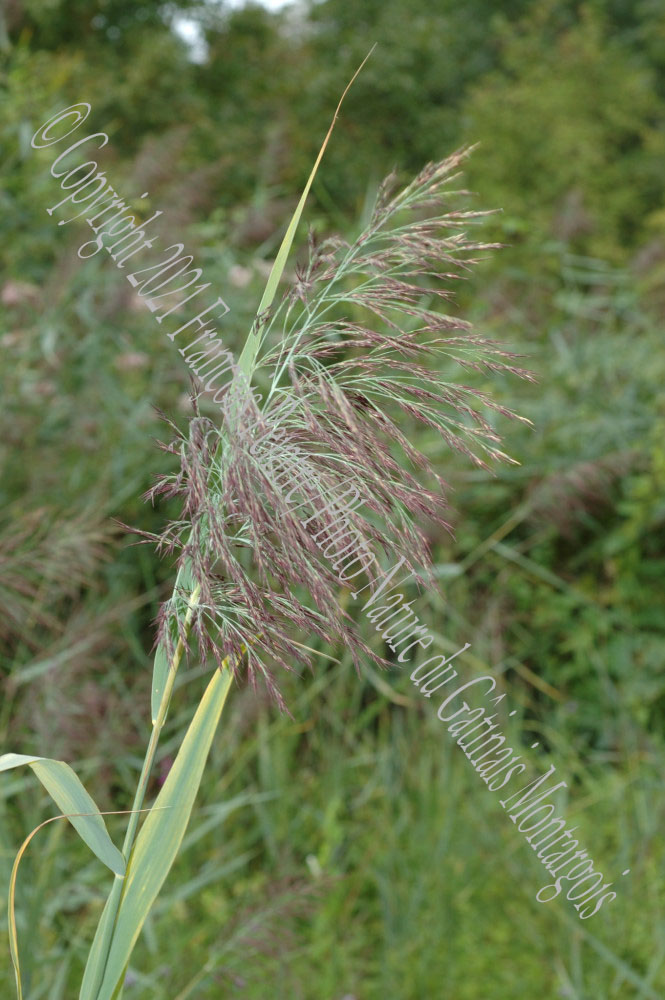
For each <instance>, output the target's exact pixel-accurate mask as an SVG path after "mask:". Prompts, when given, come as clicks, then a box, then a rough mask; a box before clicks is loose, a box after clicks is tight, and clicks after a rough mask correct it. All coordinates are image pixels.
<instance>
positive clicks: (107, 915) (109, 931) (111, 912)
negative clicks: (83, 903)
mask: <svg viewBox="0 0 665 1000" xmlns="http://www.w3.org/2000/svg"><path fill="white" fill-rule="evenodd" d="M200 592H201V587H200V585H199V584H197V585H196V586H195V587H194V589H193V590H192V593H191V594H190V597H189V600H188V602H187V604H188V607H187V614H186V615H185V619H184V622H183V625H184V630H183V631H184V637H185V638H186V636H187V633H188V632H189V629H190V626H191V624H192V618H193V617H194V612H195V610H196V602H197V600H198V597H199V594H200ZM184 649H185V643H184V641H183V636H182V635H181V636H179V637H178V643H177V645H176V648H175V651H174V653H173V659H172V660H171V662H170V663H169V672H168V676H167V678H166V682H165V685H164V692H163V694H162V698H161V701H160V704H159V710H158V712H157V716H156V718H155V720H154V722H153V724H152V733H151V734H150V741H149V743H148V748H147V750H146V754H145V758H144V760H143V767H142V768H141V774H140V777H139V782H138V785H137V787H136V793H135V795H134V802H133V803H132V812H131V814H130V817H129V823H128V824H127V832H126V833H125V840H124V843H123V847H122V853H123V855H124V857H125V861H126V862H127V870H126V872H125V875H124V877H122V878H121V877H119V876H116V879H115V881H114V883H113V886H112V887H111V892H110V893H109V897H108V900H107V904H106V907H105V909H104V913H103V914H102V921H103V923H104V925H105V926H104V930H103V931H102V928H101V925H100V927H98V930H97V933H98V934H99V933H100V931H101V933H102V939H103V943H102V945H101V947H102V949H103V950H102V952H101V953H100V955H99V958H98V962H97V964H96V966H95V969H94V971H93V972H92V976H93V980H94V985H93V991H94V995H95V996H96V995H97V990H98V989H99V986H101V983H102V980H103V978H104V973H105V971H106V963H107V961H108V956H109V952H110V949H111V942H112V941H113V932H114V929H115V923H116V918H117V915H118V910H119V909H120V903H121V901H122V893H123V889H124V885H125V880H126V878H127V872H128V871H129V869H130V866H131V852H132V848H133V846H134V841H135V839H136V833H137V830H138V825H139V816H140V810H141V808H142V806H143V801H144V799H145V793H146V789H147V787H148V781H149V779H150V772H151V771H152V766H153V764H154V762H155V755H156V753H157V746H158V744H159V737H160V736H161V732H162V729H163V727H164V722H165V721H166V716H167V713H168V710H169V705H170V702H171V695H172V694H173V687H174V685H175V678H176V674H177V672H178V667H179V666H180V661H181V659H182V654H183V652H184ZM93 947H94V944H93Z"/></svg>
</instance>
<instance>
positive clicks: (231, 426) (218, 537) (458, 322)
mask: <svg viewBox="0 0 665 1000" xmlns="http://www.w3.org/2000/svg"><path fill="white" fill-rule="evenodd" d="M333 124H334V122H333ZM331 129H332V126H331ZM329 136H330V131H329V133H328V136H327V137H326V140H325V142H324V144H323V146H322V149H321V153H320V154H319V158H318V159H317V162H316V164H315V166H314V169H313V171H312V174H311V176H310V178H309V181H308V184H307V186H306V188H305V191H304V193H303V196H302V198H301V201H300V203H299V205H298V207H297V209H296V211H295V213H294V216H293V218H292V219H291V222H290V224H289V226H288V228H287V232H286V235H285V237H284V241H283V243H282V245H281V247H280V250H279V253H278V254H277V257H276V260H275V264H274V266H273V269H272V272H271V274H270V277H269V279H268V282H267V286H266V290H265V293H264V295H263V298H262V300H261V302H260V303H259V307H258V309H257V313H256V318H255V321H254V323H253V325H252V328H251V330H250V332H249V335H248V337H247V340H246V343H245V346H244V348H243V350H242V352H241V354H240V357H239V359H238V362H237V364H234V365H233V366H232V379H231V381H230V384H229V388H228V391H227V392H226V394H225V396H224V399H223V402H222V405H221V410H222V419H221V421H217V422H216V421H214V420H212V419H211V418H210V417H209V416H206V415H204V414H203V412H202V411H203V406H202V405H200V404H199V402H198V399H197V398H196V397H197V395H198V392H199V389H200V387H197V393H196V394H195V398H194V406H195V408H194V416H193V418H192V419H191V421H190V422H189V425H188V427H187V429H186V430H185V431H183V430H181V429H180V428H179V427H178V426H177V425H176V424H175V423H174V422H171V421H170V420H169V421H168V423H169V426H170V428H171V431H172V440H171V441H170V442H168V443H166V444H164V445H163V447H164V448H165V449H166V451H168V452H169V453H171V454H172V455H175V456H177V458H178V460H179V469H178V471H177V472H176V473H175V474H172V475H165V476H163V477H161V478H160V479H159V480H158V481H157V482H156V483H155V485H154V486H153V488H152V489H151V490H150V492H149V497H150V498H152V499H155V498H156V497H158V496H167V497H180V498H181V500H182V512H181V516H180V518H179V519H178V520H176V521H174V522H172V523H169V524H168V525H167V526H166V527H165V528H164V530H163V532H162V533H161V534H160V535H158V536H148V537H146V538H145V539H143V540H144V541H148V542H152V543H155V544H156V545H157V546H158V548H159V550H160V551H161V552H163V553H175V554H176V557H177V577H176V580H175V585H174V589H173V593H172V596H171V597H170V599H169V600H167V601H166V602H165V603H164V604H163V606H162V607H161V610H160V614H159V618H158V622H157V636H156V646H155V657H154V670H153V682H152V704H151V709H152V711H151V719H152V731H151V735H150V739H149V742H148V745H147V749H146V752H145V758H144V761H143V766H142V769H141V773H140V776H139V779H138V783H137V786H136V791H135V795H134V801H133V803H132V805H131V809H130V810H129V811H128V816H129V818H128V823H127V829H126V834H125V839H124V843H123V845H122V848H121V849H119V848H118V847H117V846H116V845H115V844H114V843H113V841H112V840H111V838H110V836H109V834H108V831H107V829H106V826H105V823H104V819H103V817H102V814H101V813H100V811H99V810H98V808H97V806H96V805H95V803H94V801H93V799H92V798H91V796H90V795H89V794H88V792H87V791H86V790H85V788H84V787H83V785H82V783H81V782H80V780H79V778H78V777H77V775H76V773H75V772H74V770H73V769H72V768H71V767H70V766H69V765H68V764H66V763H65V762H63V761H58V760H51V759H47V758H42V757H30V756H26V755H19V754H5V755H4V756H3V757H2V758H0V769H1V770H8V769H11V768H14V767H17V766H19V765H29V766H30V767H31V768H32V770H33V772H34V773H35V775H36V776H37V777H38V778H39V779H40V781H41V782H42V784H43V785H44V787H45V788H46V790H47V791H48V792H49V793H50V795H51V796H52V798H53V800H54V802H55V803H56V805H57V806H58V808H59V809H60V812H61V816H62V817H66V818H67V819H69V821H70V822H71V824H72V825H73V826H74V828H75V829H76V830H77V832H78V833H79V835H80V836H81V838H82V839H83V840H84V841H85V843H86V844H87V845H88V846H89V847H90V849H91V850H92V851H93V852H94V853H95V854H96V856H97V857H98V858H99V859H100V860H101V861H102V862H103V863H104V864H105V865H106V866H107V867H108V868H109V869H110V870H111V871H112V873H113V876H114V881H113V884H112V886H111V888H110V892H109V895H108V899H107V902H106V906H105V908H104V911H103V913H102V915H101V919H100V921H99V924H98V927H97V932H96V934H95V937H94V940H93V942H92V946H91V949H90V952H89V956H88V960H87V964H86V967H85V971H84V974H83V979H82V985H81V989H80V993H79V998H80V1000H114V998H118V997H120V996H121V995H122V991H123V985H124V982H125V978H126V972H127V968H128V963H129V961H130V957H131V954H132V951H133V948H134V946H135V944H136V941H137V939H138V937H139V935H140V933H141V930H142V928H143V926H144V923H145V921H146V918H147V916H148V914H149V912H150V910H151V907H152V906H153V903H154V902H155V899H156V898H157V895H158V893H159V892H160V889H161V887H162V885H163V883H164V881H165V879H166V877H167V875H168V873H169V870H170V869H171V867H172V865H173V863H174V861H175V859H176V856H177V854H178V851H179V849H180V846H181V844H182V841H183V837H184V834H185V831H186V829H187V825H188V822H189V818H190V815H191V812H192V809H193V806H194V801H195V798H196V794H197V790H198V788H199V784H200V781H201V777H202V774H203V770H204V767H205V763H206V759H207V756H208V752H209V749H210V747H211V744H212V742H213V740H214V738H215V734H216V733H217V731H218V727H219V722H220V718H221V715H222V712H223V710H224V707H225V704H226V701H227V698H228V696H229V693H230V690H231V687H232V686H233V685H234V683H240V682H241V681H243V680H247V681H248V682H249V683H250V684H253V685H255V686H257V685H263V686H264V687H265V688H266V689H267V690H268V691H269V692H270V695H271V696H272V698H273V699H274V701H275V702H276V704H277V705H278V706H279V707H280V708H281V709H282V710H284V711H286V712H288V706H287V705H286V704H285V701H284V699H283V697H282V694H281V692H280V685H279V679H278V672H279V670H280V669H283V670H287V671H291V670H293V669H294V668H295V667H296V666H297V665H300V666H303V665H309V662H310V654H311V650H310V649H309V647H308V645H307V639H308V636H311V635H314V636H316V637H318V639H319V640H320V641H321V642H323V643H325V644H328V645H329V646H331V647H334V648H337V647H340V646H342V647H346V648H347V649H348V650H349V651H350V652H351V654H352V656H353V659H354V661H355V663H356V666H357V668H358V669H361V668H362V664H363V662H364V661H366V660H373V661H374V662H375V663H378V664H379V665H385V663H386V661H385V660H384V659H383V658H382V656H381V655H380V654H379V653H378V652H377V651H376V649H375V648H372V647H370V646H369V645H368V644H366V643H365V642H364V640H363V638H362V635H361V630H360V629H359V627H358V626H357V624H356V623H355V622H354V620H353V617H352V616H351V615H350V614H349V612H348V611H347V610H346V603H347V599H348V595H346V596H345V597H344V599H340V581H339V579H338V577H337V576H336V574H335V572H334V571H333V570H332V569H331V568H330V566H328V565H327V564H326V561H325V559H323V558H322V556H321V553H320V549H319V547H318V546H317V544H316V541H315V537H326V536H327V535H328V534H331V533H332V532H333V526H334V525H335V522H336V518H337V513H336V510H335V507H334V504H331V502H330V500H331V498H334V497H336V496H340V495H341V494H342V493H344V491H345V490H348V489H349V487H352V488H353V489H354V490H355V491H356V492H357V496H358V498H359V501H360V502H359V503H358V505H357V506H356V507H355V509H354V510H353V512H352V514H350V521H349V530H351V527H352V529H353V533H354V537H355V538H356V539H360V540H361V542H362V544H363V546H364V547H366V548H367V550H368V551H372V552H374V553H376V555H377V564H378V562H379V560H381V559H385V557H389V558H391V559H392V558H403V559H404V561H405V564H406V566H407V567H408V568H409V569H411V570H412V572H413V573H415V574H416V575H417V576H418V578H419V579H421V580H427V579H428V578H429V579H430V580H431V576H428V573H429V570H428V567H429V552H428V542H427V535H426V531H425V527H424V526H426V525H428V524H436V523H438V524H440V525H442V526H444V527H448V520H447V515H446V504H447V489H446V484H445V482H444V480H443V479H442V478H441V475H440V472H439V471H438V469H437V468H436V467H435V465H434V463H433V462H432V460H431V459H430V458H427V457H426V456H425V454H423V452H422V451H421V450H419V448H418V447H417V446H416V445H415V444H414V443H412V440H411V439H410V436H409V432H410V430H412V429H413V430H415V429H417V428H418V426H420V428H423V429H426V431H427V432H428V433H429V434H434V435H436V436H437V438H438V440H439V441H440V444H441V446H442V448H441V452H440V453H442V454H443V453H445V451H446V450H447V449H454V450H455V451H457V452H460V453H462V454H463V455H465V456H466V457H467V458H468V459H469V460H470V461H471V462H472V463H473V464H474V465H475V466H477V467H480V468H491V467H492V466H493V464H494V463H495V462H497V461H510V459H509V458H508V456H507V455H505V454H504V453H503V452H502V451H501V450H500V447H499V445H500V439H499V435H498V433H497V430H496V426H495V424H496V418H497V415H504V416H509V417H514V416H515V414H514V413H512V411H510V410H508V409H506V408H505V407H503V406H501V405H499V404H497V403H496V402H494V400H493V399H492V398H491V396H490V395H489V394H488V393H487V392H486V391H485V390H483V389H481V388H479V387H478V386H477V385H474V384H473V378H469V380H468V381H469V383H470V384H467V383H466V381H465V379H466V375H464V377H463V378H462V379H460V374H459V373H460V372H462V373H465V372H479V373H481V374H482V375H485V374H495V373H507V374H515V375H519V376H522V377H527V378H530V377H531V376H530V374H529V373H528V372H526V371H524V370H523V369H522V368H520V367H518V366H517V364H516V357H515V356H514V355H511V354H510V353H509V352H507V351H505V350H504V349H503V348H502V347H501V346H500V345H498V344H496V343H493V342H492V341H490V340H488V339H487V338H484V337H482V336H479V335H478V334H476V333H475V332H474V331H473V330H472V328H471V326H470V324H468V323H467V322H465V321H464V320H462V319H460V318H459V317H456V316H454V315H452V314H450V313H448V312H446V311H443V309H442V308H441V305H442V304H446V303H448V302H449V301H450V299H451V297H452V288H453V286H454V284H455V283H456V282H457V281H458V280H460V279H461V278H463V277H464V276H465V275H466V274H467V273H468V271H469V269H470V268H471V267H472V265H473V264H474V263H475V262H476V261H477V260H478V259H480V257H482V256H483V255H484V254H485V253H486V252H487V251H488V250H490V249H492V248H493V247H494V246H495V245H494V244H488V243H483V242H482V241H479V240H476V239H473V238H472V237H471V236H469V235H468V234H467V230H468V229H469V227H471V226H472V225H473V224H474V223H476V222H477V221H479V220H481V219H482V217H483V216H484V215H485V214H486V213H483V212H477V211H469V210H463V209H461V208H459V207H458V206H459V203H460V198H461V197H462V196H463V195H464V194H465V192H463V191H461V190H459V189H458V187H457V180H458V177H459V172H458V168H459V167H460V164H461V162H462V160H463V158H464V157H465V156H466V155H467V152H468V150H462V151H460V152H458V153H456V154H454V155H453V156H451V157H449V158H447V159H445V160H443V161H442V162H439V163H433V164H429V165H428V166H426V167H425V168H424V169H423V170H422V171H421V172H420V173H419V174H418V176H417V177H415V178H414V179H413V180H412V181H411V182H410V183H409V184H407V185H406V186H405V187H399V186H398V184H397V178H396V177H394V176H391V177H389V178H388V179H387V180H386V182H384V184H383V185H382V186H381V188H380V190H379V192H378V195H377V199H376V204H375V206H374V209H373V212H372V213H371V216H370V217H369V219H367V220H366V222H365V224H364V225H363V226H362V227H361V231H360V233H359V235H358V236H357V237H356V238H355V239H354V240H353V241H345V240H343V239H341V238H338V237H333V238H328V239H326V240H324V241H323V242H321V243H318V244H317V242H316V241H315V240H314V239H313V238H312V237H310V241H309V253H308V256H307V259H306V261H305V262H304V263H301V264H298V265H297V266H296V269H295V277H294V278H293V280H292V281H291V282H290V285H289V287H288V289H287V291H286V292H285V293H284V294H283V295H282V296H281V298H279V300H278V295H277V293H278V289H279V287H280V283H281V282H282V279H283V275H284V272H285V267H286V264H287V259H288V257H289V253H290V250H291V247H292V244H293V241H294V237H295V235H296V231H297V229H298V225H299V223H300V220H301V216H302V213H303V208H304V205H305V200H306V198H307V194H308V192H309V189H310V187H311V184H312V181H313V179H314V176H315V174H316V171H317V169H318V165H319V162H320V159H321V156H322V154H323V151H324V149H325V146H326V143H327V142H328V138H329ZM202 354H203V357H205V352H202ZM203 357H202V360H203ZM204 367H205V365H204V364H202V365H201V366H200V369H199V371H202V369H203V368H204ZM198 373H199V372H197V374H198ZM252 384H254V385H255V386H258V387H259V388H260V389H261V390H262V391H263V397H262V402H261V403H257V398H256V396H255V395H253V394H252V393H251V392H250V386H251V385H252ZM518 419H523V418H518ZM276 428H279V429H280V433H281V438H282V440H285V441H286V442H287V445H290V446H292V447H294V448H295V447H297V449H298V454H299V455H300V456H303V455H304V456H305V457H304V458H301V464H302V466H303V469H302V471H303V477H302V480H301V481H300V485H298V486H297V487H296V488H295V491H296V496H297V499H298V501H299V502H298V504H296V506H295V507H294V503H293V494H294V487H293V486H289V485H288V482H285V475H284V472H285V469H286V470H287V476H286V479H287V480H288V464H287V465H285V462H287V461H288V447H287V448H286V449H285V448H282V449H275V453H274V455H273V457H272V458H271V459H270V460H268V461H266V460H265V455H264V454H263V455H262V454H261V453H259V452H258V451H257V450H256V448H255V447H254V445H255V444H256V442H257V440H258V438H259V437H265V436H266V435H269V434H270V433H271V432H272V431H274V430H275V429H276ZM430 451H431V449H430ZM287 497H288V502H287ZM303 510H305V511H313V512H314V513H311V514H310V516H308V517H307V518H305V519H303V516H302V512H303ZM194 657H198V659H199V661H200V662H201V663H207V662H210V664H211V668H212V676H211V679H210V681H209V684H208V686H207V688H206V690H205V693H204V694H203V696H202V698H201V700H200V702H199V704H198V705H197V706H196V708H195V710H194V713H193V717H192V720H191V723H190V724H189V727H188V728H187V731H186V733H185V735H184V738H183V739H182V742H181V745H180V747H179V749H178V752H177V754H176V755H175V759H174V762H173V765H172V767H171V769H170V771H169V773H168V775H167V777H166V779H165V781H164V783H163V786H162V788H161V790H160V792H159V794H158V795H157V797H156V799H155V801H154V802H153V803H152V804H151V805H150V806H149V807H146V806H145V799H146V790H147V787H148V782H149V779H150V775H151V773H152V770H153V765H154V763H155V760H156V755H157V751H158V746H159V741H160V736H161V735H162V731H163V728H164V724H165V721H166V718H167V715H168V712H169V706H170V703H171V699H172V695H173V691H174V686H175V683H176V678H177V676H178V671H179V669H180V667H181V666H182V664H183V661H184V660H185V659H186V658H190V659H192V658H194ZM47 822H51V820H48V821H47ZM42 825H43V824H42ZM38 829H39V828H38ZM36 833H37V831H36V830H35V831H33V832H32V833H31V834H30V836H29V837H28V838H27V840H26V841H25V842H24V844H23V846H22V847H21V850H20V852H19V854H18V856H17V859H16V862H15V864H14V868H13V871H12V875H11V882H10V890H9V913H10V945H11V952H12V959H13V962H14V968H15V972H16V983H17V992H18V996H19V998H21V997H22V996H23V989H22V982H21V972H20V963H19V950H18V940H17V931H16V922H15V919H14V895H15V891H16V883H17V873H18V866H19V862H20V860H21V857H22V856H23V855H24V853H25V850H26V849H27V847H28V845H29V843H30V841H31V839H32V837H33V836H34V835H35V834H36Z"/></svg>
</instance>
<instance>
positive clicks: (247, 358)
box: [238, 46, 375, 378]
mask: <svg viewBox="0 0 665 1000" xmlns="http://www.w3.org/2000/svg"><path fill="white" fill-rule="evenodd" d="M374 48H375V46H372V48H371V49H370V51H369V52H368V53H367V55H366V56H365V58H364V59H363V61H362V62H361V64H360V66H359V67H358V69H357V70H356V71H355V73H354V74H353V76H352V77H351V79H350V80H349V82H348V84H347V85H346V88H345V90H344V93H343V94H342V96H341V97H340V99H339V104H338V105H337V108H336V109H335V114H334V115H333V119H332V121H331V123H330V128H329V129H328V132H327V134H326V137H325V139H324V140H323V144H322V146H321V149H320V150H319V155H318V156H317V158H316V162H315V163H314V166H313V167H312V172H311V173H310V175H309V178H308V179H307V183H306V184H305V188H304V190H303V193H302V195H301V197H300V201H299V202H298V204H297V206H296V210H295V212H294V213H293V215H292V216H291V221H290V222H289V225H288V228H287V230H286V233H285V235H284V239H283V240H282V243H281V246H280V248H279V250H278V251H277V256H276V257H275V262H274V264H273V266H272V270H271V271H270V275H269V276H268V281H267V282H266V287H265V290H264V292H263V296H262V298H261V301H260V303H259V308H258V310H257V314H256V317H257V318H256V320H255V322H254V325H253V327H252V329H251V331H250V334H249V336H248V338H247V340H246V341H245V346H244V348H243V351H242V354H241V355H240V359H239V361H238V366H239V368H240V370H241V371H242V372H244V374H245V375H246V376H247V377H248V378H251V375H252V370H253V368H254V362H255V361H256V355H257V353H258V350H259V344H260V342H261V317H262V316H263V314H264V313H265V311H266V309H269V308H270V306H271V305H272V302H273V299H274V298H275V293H276V292H277V288H278V286H279V283H280V281H281V279H282V274H283V273H284V268H285V267H286V261H287V259H288V256H289V252H290V250H291V245H292V244H293V240H294V237H295V235H296V230H297V228H298V223H299V222H300V217H301V216H302V213H303V209H304V207H305V202H306V201H307V196H308V194H309V191H310V188H311V186H312V183H313V181H314V178H315V177H316V172H317V170H318V169H319V164H320V163H321V160H322V159H323V154H324V152H325V149H326V146H327V145H328V140H329V139H330V136H331V135H332V131H333V129H334V127H335V122H336V121H337V116H338V114H339V112H340V108H341V107H342V102H343V100H344V98H345V97H346V95H347V93H348V92H349V90H350V88H351V86H352V84H353V83H354V81H355V79H356V77H357V76H358V74H359V73H360V71H361V70H362V68H363V66H364V65H365V63H366V62H367V60H368V59H369V57H370V56H371V54H372V52H373V51H374Z"/></svg>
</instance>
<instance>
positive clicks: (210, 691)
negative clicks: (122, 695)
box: [80, 669, 232, 1000]
mask: <svg viewBox="0 0 665 1000" xmlns="http://www.w3.org/2000/svg"><path fill="white" fill-rule="evenodd" d="M231 682H232V673H231V671H230V670H228V669H226V670H223V671H219V670H217V671H215V674H214V676H213V678H212V680H211V681H210V684H209V685H208V688H207V690H206V692H205V694H204V695H203V698H202V699H201V702H200V704H199V706H198V708H197V710H196V713H195V715H194V718H193V719H192V721H191V723H190V725H189V728H188V730H187V733H186V734H185V738H184V739H183V742H182V745H181V747H180V750H179V751H178V755H177V757H176V759H175V762H174V764H173V766H172V768H171V770H170V771H169V774H168V777H167V778H166V781H165V782H164V785H163V786H162V789H161V791H160V793H159V795H158V796H157V798H156V800H155V803H154V806H153V807H152V809H151V811H150V813H149V814H148V816H147V818H146V820H145V822H144V824H143V826H142V827H141V830H140V832H139V834H138V837H137V838H136V842H135V844H134V849H133V851H132V854H131V858H130V860H129V865H128V869H127V875H126V877H125V884H124V887H123V894H122V900H121V902H120V908H119V910H118V914H117V917H116V921H115V927H114V928H113V936H112V942H111V947H110V951H109V953H108V959H107V961H106V966H105V970H104V976H103V980H102V984H101V987H100V988H99V990H98V991H96V992H94V993H90V992H85V983H86V978H84V988H82V992H81V993H80V1000H113V997H114V995H116V990H117V989H118V987H119V985H121V984H122V981H123V980H124V976H125V969H126V967H127V963H128V961H129V958H130V956H131V953H132V951H133V949H134V945H135V943H136V940H137V938H138V936H139V934H140V933H141V929H142V927H143V924H144V922H145V919H146V917H147V915H148V913H149V911H150V908H151V907H152V904H153V903H154V901H155V899H156V898H157V895H158V893H159V891H160V889H161V887H162V885H163V884H164V882H165V880H166V877H167V875H168V873H169V871H170V869H171V867H172V865H173V862H174V861H175V858H176V855H177V853H178V850H179V848H180V845H181V843H182V840H183V837H184V835H185V831H186V829H187V825H188V823H189V818H190V815H191V812H192V809H193V806H194V800H195V798H196V794H197V792H198V788H199V784H200V782H201V777H202V775H203V769H204V767H205V762H206V760H207V757H208V753H209V750H210V746H211V744H212V740H213V737H214V735H215V732H216V729H217V725H218V722H219V718H220V716H221V713H222V709H223V708H224V703H225V701H226V697H227V695H228V692H229V688H230V686H231ZM91 956H92V952H91ZM89 964H90V963H89ZM93 972H94V970H90V971H89V970H88V967H86V973H85V976H86V977H87V980H88V982H90V981H92V978H93V975H92V973H93Z"/></svg>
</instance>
